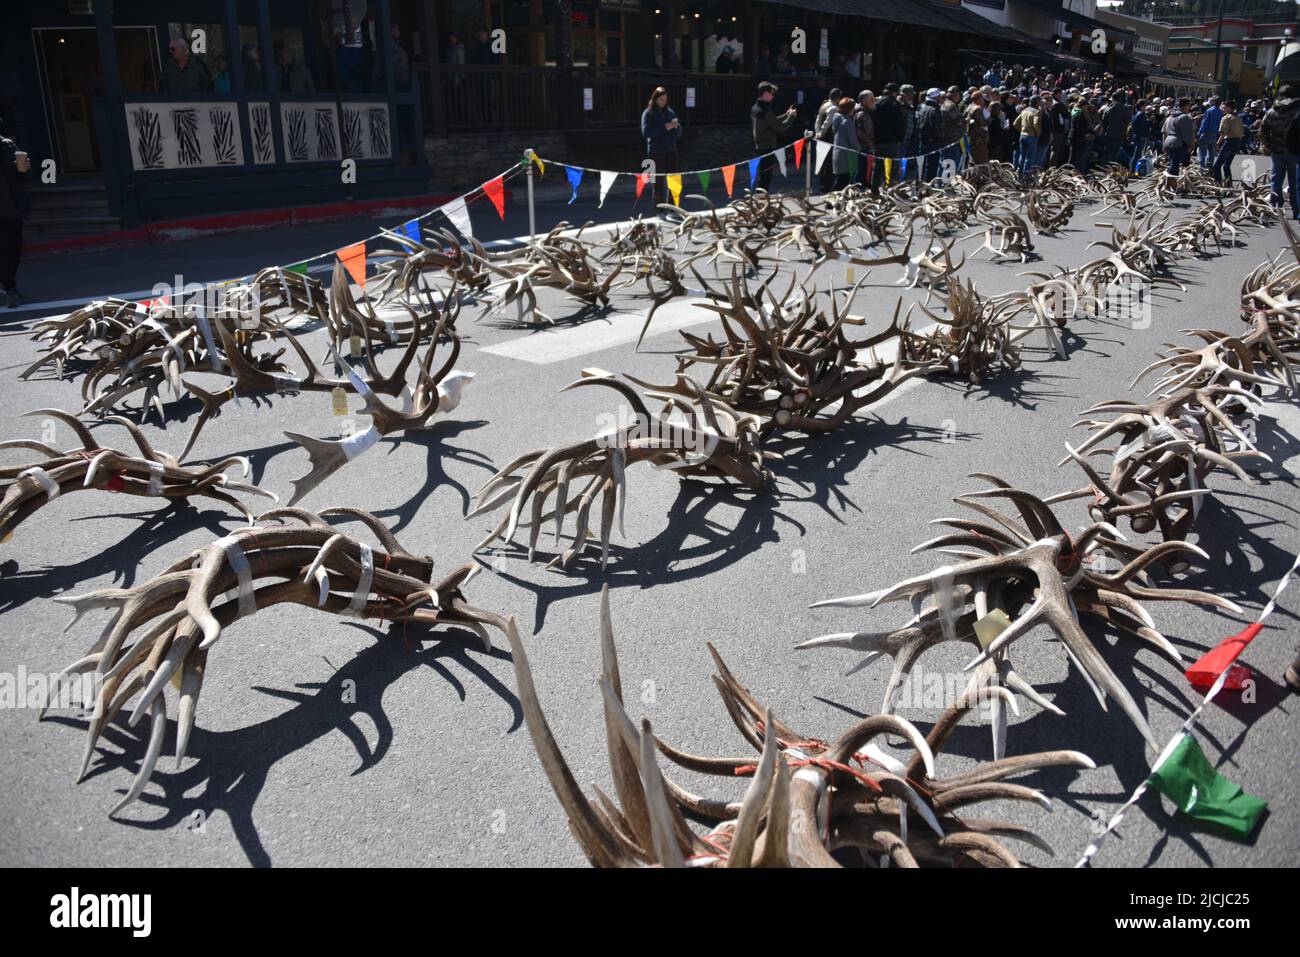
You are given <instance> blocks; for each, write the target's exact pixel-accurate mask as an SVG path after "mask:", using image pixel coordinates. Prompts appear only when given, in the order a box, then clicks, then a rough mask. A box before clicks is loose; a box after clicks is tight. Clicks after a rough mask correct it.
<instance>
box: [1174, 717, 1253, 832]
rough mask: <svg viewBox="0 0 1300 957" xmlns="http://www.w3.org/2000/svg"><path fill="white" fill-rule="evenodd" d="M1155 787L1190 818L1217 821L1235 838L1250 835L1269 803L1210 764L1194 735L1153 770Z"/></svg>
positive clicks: (1211, 822) (1186, 738)
mask: <svg viewBox="0 0 1300 957" xmlns="http://www.w3.org/2000/svg"><path fill="white" fill-rule="evenodd" d="M1148 780H1149V783H1150V785H1151V787H1153V788H1155V789H1156V790H1157V791H1159V792H1160V793H1161V794H1163V795H1164V796H1165V797H1167V798H1169V799H1170V800H1171V801H1173V802H1174V803H1175V804H1176V805H1178V810H1179V811H1181V812H1182V813H1183V814H1186V815H1187V816H1188V817H1190V818H1194V819H1195V820H1198V821H1205V822H1207V823H1210V824H1217V825H1219V826H1220V827H1222V828H1224V829H1225V830H1227V831H1228V832H1230V833H1231V834H1233V835H1234V836H1235V837H1238V838H1241V839H1242V840H1245V839H1246V838H1248V837H1250V834H1251V832H1252V831H1254V830H1255V825H1256V824H1258V823H1259V818H1260V815H1262V814H1263V813H1264V810H1265V809H1266V808H1267V807H1268V802H1267V801H1264V800H1262V799H1261V798H1257V797H1253V796H1251V795H1249V794H1247V793H1245V792H1244V791H1242V789H1241V788H1240V787H1239V786H1238V785H1236V784H1234V783H1233V782H1232V781H1229V780H1228V779H1227V778H1225V777H1224V776H1223V775H1222V774H1220V773H1219V772H1218V771H1216V770H1214V768H1212V767H1211V766H1210V762H1209V761H1207V760H1206V759H1205V755H1204V753H1202V751H1201V746H1200V745H1199V744H1197V743H1196V739H1195V738H1194V737H1192V736H1191V735H1190V734H1189V735H1187V736H1186V737H1184V738H1183V740H1182V742H1181V743H1180V744H1179V745H1178V746H1177V747H1176V748H1174V751H1173V754H1171V755H1169V757H1168V758H1167V759H1166V760H1165V762H1164V763H1163V764H1161V765H1160V767H1159V768H1158V769H1156V770H1155V771H1153V772H1151V777H1150V778H1149V779H1148Z"/></svg>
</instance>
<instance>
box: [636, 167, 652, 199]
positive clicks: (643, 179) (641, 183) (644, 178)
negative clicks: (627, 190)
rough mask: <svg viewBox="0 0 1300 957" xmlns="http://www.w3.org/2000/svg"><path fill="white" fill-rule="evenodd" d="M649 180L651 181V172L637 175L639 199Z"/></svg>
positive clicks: (637, 195)
mask: <svg viewBox="0 0 1300 957" xmlns="http://www.w3.org/2000/svg"><path fill="white" fill-rule="evenodd" d="M648 182H650V174H649V173H641V174H640V175H639V176H637V178H636V198H637V199H640V198H641V191H642V190H643V189H645V184H646V183H648Z"/></svg>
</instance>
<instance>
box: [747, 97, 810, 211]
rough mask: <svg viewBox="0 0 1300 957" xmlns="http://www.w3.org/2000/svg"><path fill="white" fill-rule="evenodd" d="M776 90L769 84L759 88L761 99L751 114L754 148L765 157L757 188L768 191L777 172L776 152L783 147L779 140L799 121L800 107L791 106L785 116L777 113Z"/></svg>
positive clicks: (761, 159)
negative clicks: (775, 104)
mask: <svg viewBox="0 0 1300 957" xmlns="http://www.w3.org/2000/svg"><path fill="white" fill-rule="evenodd" d="M776 90H777V86H776V84H775V83H772V82H771V81H769V80H764V81H763V82H762V83H760V84H759V85H758V99H757V100H755V101H754V105H753V107H752V108H751V109H750V111H749V118H750V121H751V122H752V123H753V126H754V148H755V149H756V150H758V151H759V152H760V153H762V154H763V155H762V156H761V157H760V158H759V161H758V185H759V186H760V187H761V188H762V189H763V190H769V189H770V188H771V185H772V170H774V169H776V156H774V155H773V153H774V151H775V150H776V149H777V148H778V147H779V146H783V145H784V144H783V143H781V142H780V139H779V138H780V137H783V136H784V134H785V133H787V132H789V130H790V127H791V126H793V125H794V121H795V120H797V119H798V118H799V110H798V107H796V106H794V105H793V104H791V106H790V109H788V110H786V111H785V112H784V113H777V112H776V108H775V107H773V106H772V100H773V99H774V98H775V97H776Z"/></svg>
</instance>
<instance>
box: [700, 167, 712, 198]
mask: <svg viewBox="0 0 1300 957" xmlns="http://www.w3.org/2000/svg"><path fill="white" fill-rule="evenodd" d="M697 175H698V176H699V177H700V189H702V190H703V191H704V192H706V193H707V192H708V191H709V180H711V179H712V178H713V173H712V172H710V171H709V170H707V169H706V170H705V171H704V172H702V173H698V174H697Z"/></svg>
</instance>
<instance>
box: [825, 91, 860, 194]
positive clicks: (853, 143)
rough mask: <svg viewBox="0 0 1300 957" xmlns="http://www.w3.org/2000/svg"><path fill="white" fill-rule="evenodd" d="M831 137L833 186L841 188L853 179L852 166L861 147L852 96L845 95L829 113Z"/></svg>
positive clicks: (854, 164)
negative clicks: (833, 149)
mask: <svg viewBox="0 0 1300 957" xmlns="http://www.w3.org/2000/svg"><path fill="white" fill-rule="evenodd" d="M831 131H832V135H831V139H832V141H833V142H834V144H835V146H836V147H838V148H837V149H836V150H835V155H834V156H832V157H831V162H832V164H833V165H834V167H835V188H836V189H837V190H838V189H843V188H844V187H845V186H848V185H849V182H850V180H852V179H853V168H854V166H856V165H857V164H856V163H854V160H855V159H860V157H858V155H857V153H858V151H859V150H861V149H862V144H861V143H860V142H859V141H858V131H857V124H855V123H854V122H853V97H851V96H846V97H844V98H842V99H841V100H840V102H839V103H838V104H837V105H836V107H835V112H834V113H832V114H831Z"/></svg>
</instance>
